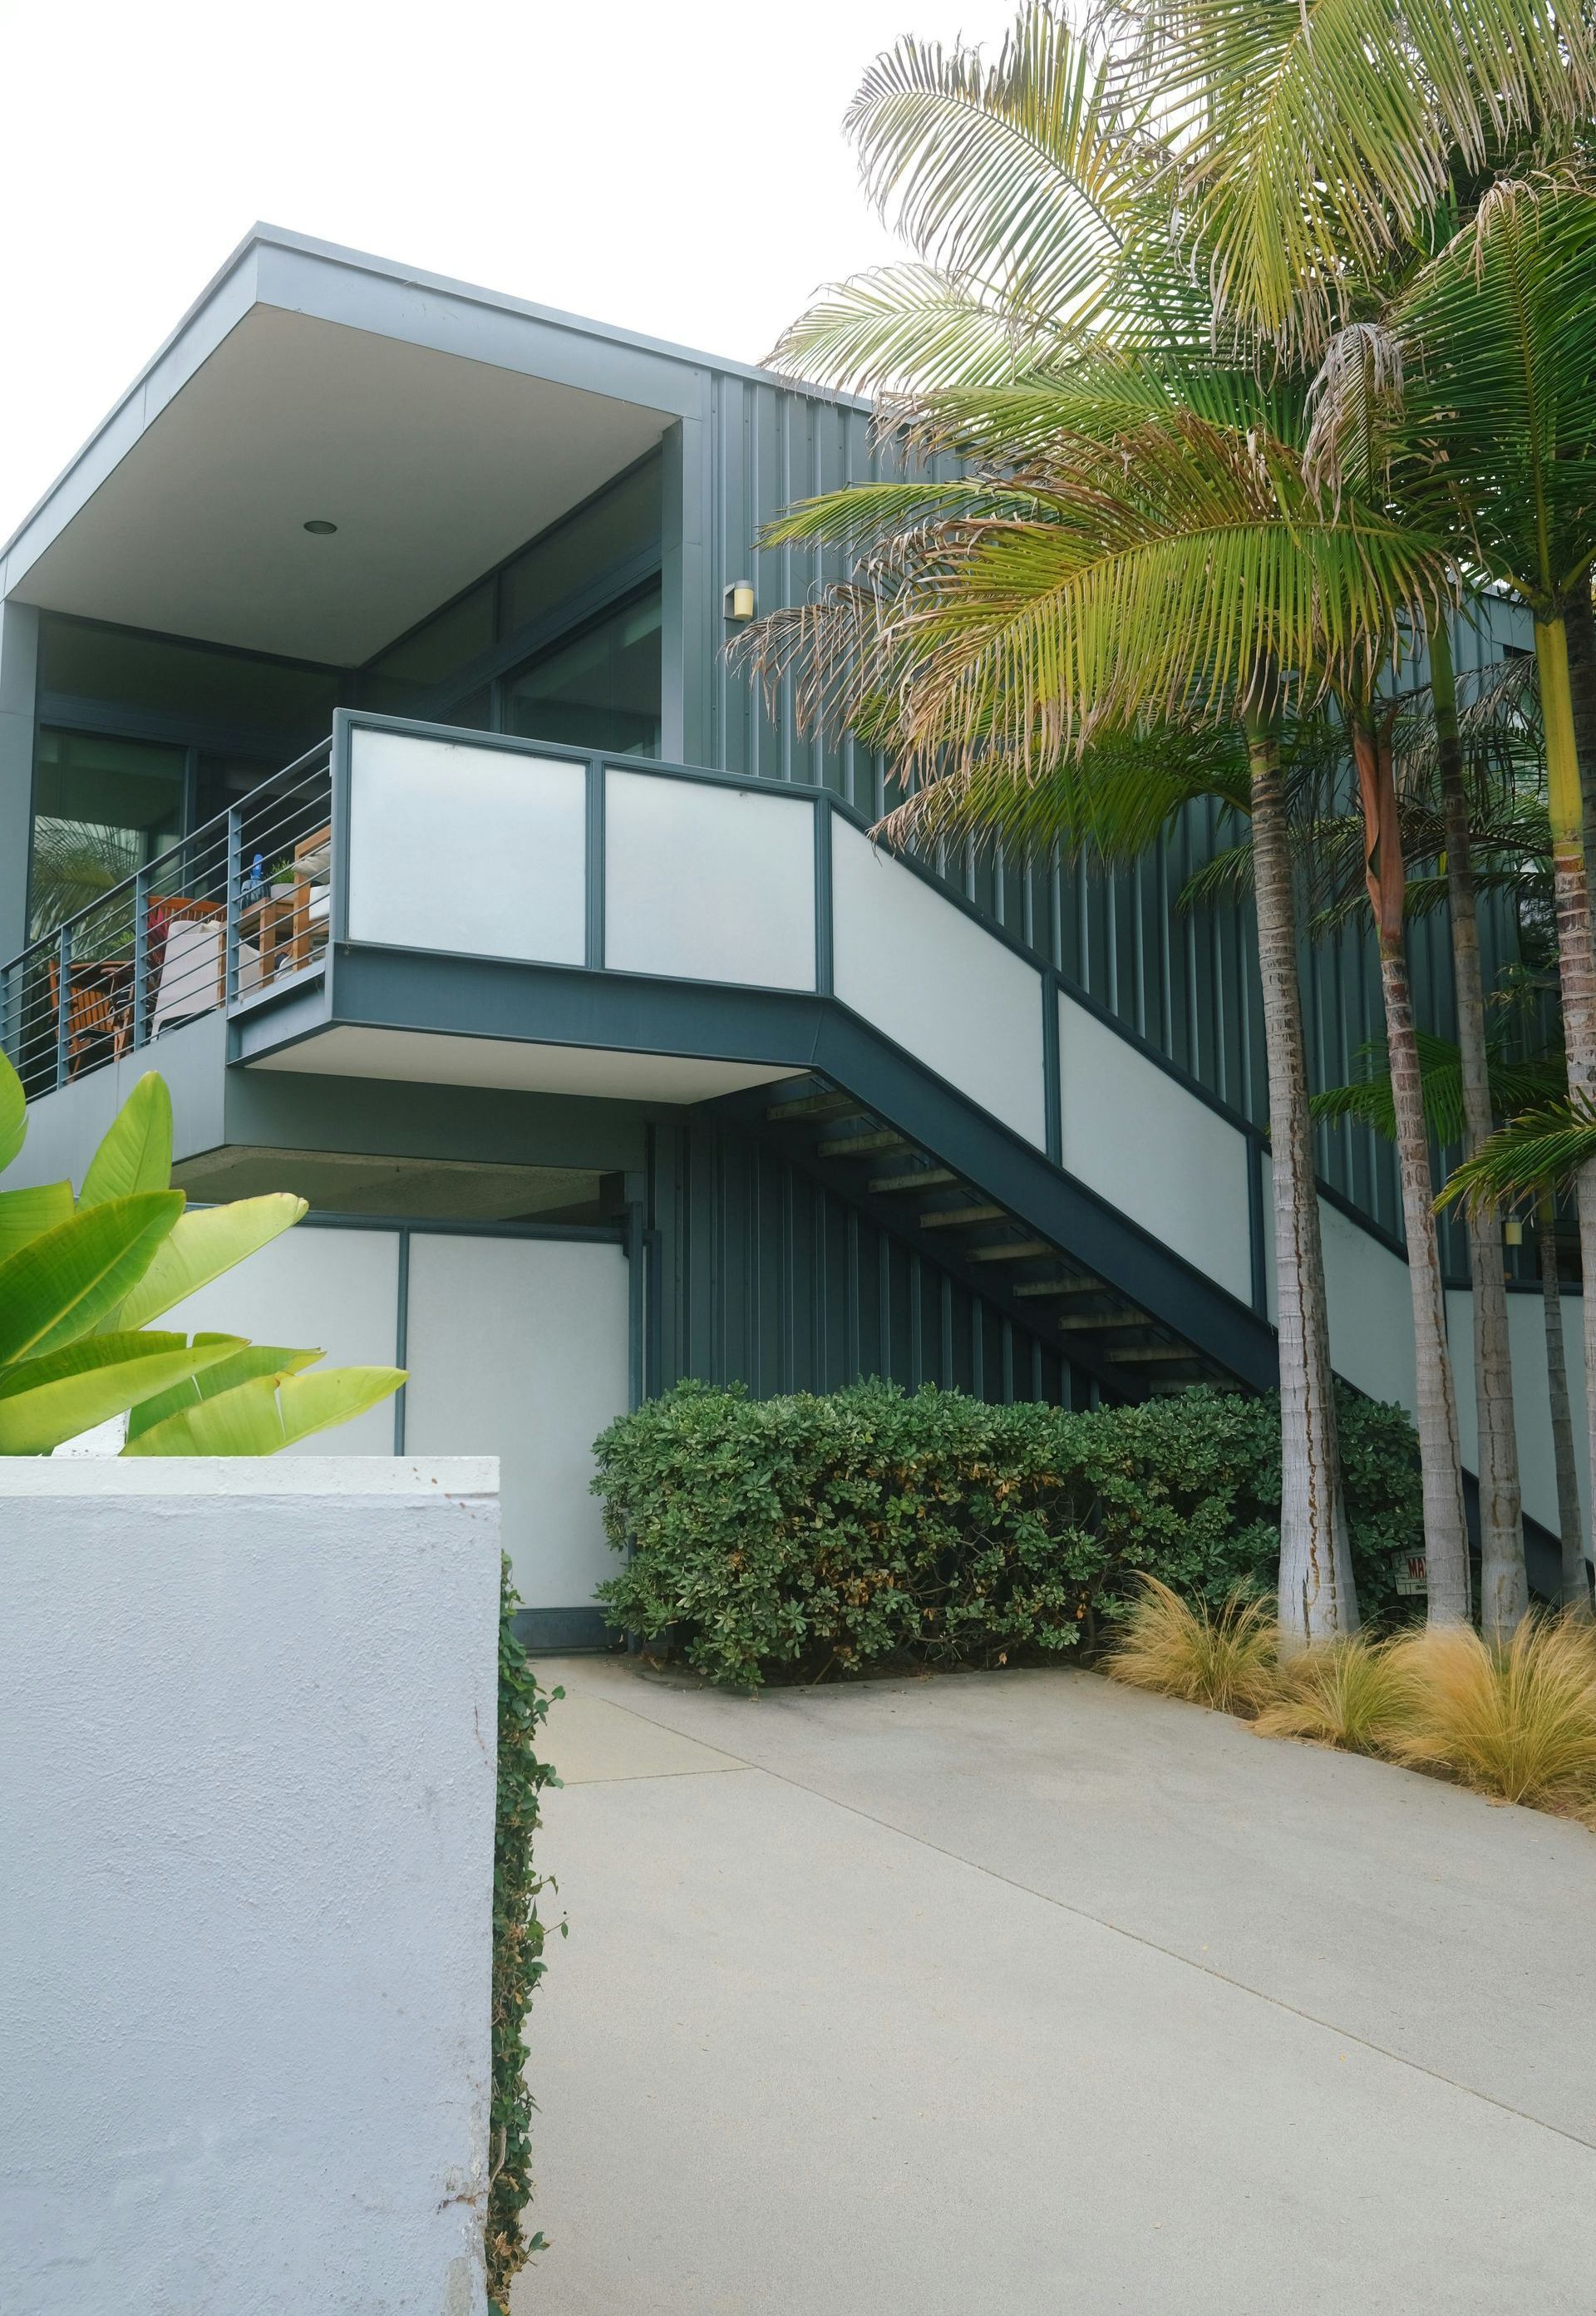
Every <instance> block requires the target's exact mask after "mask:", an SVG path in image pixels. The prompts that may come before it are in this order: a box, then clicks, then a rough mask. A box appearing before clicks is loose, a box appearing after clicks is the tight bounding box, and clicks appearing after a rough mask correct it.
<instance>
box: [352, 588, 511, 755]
mask: <svg viewBox="0 0 1596 2316" xmlns="http://www.w3.org/2000/svg"><path fill="white" fill-rule="evenodd" d="M493 640H494V586H493V581H492V580H491V579H488V580H485V581H484V582H483V583H482V585H481V586H480V587H473V588H472V590H471V592H470V593H469V594H468V595H462V596H461V597H460V599H459V602H458V603H450V605H449V606H448V608H447V610H441V611H440V612H439V613H438V615H437V617H436V619H429V620H428V621H427V623H426V625H425V626H424V627H422V628H416V630H415V633H414V634H413V635H410V636H407V637H406V638H405V640H404V641H403V642H402V643H397V644H396V645H394V646H393V648H392V649H391V650H389V651H386V652H384V653H383V655H382V656H381V658H380V659H374V660H373V661H372V662H371V664H370V666H369V667H368V668H367V670H366V673H365V676H364V679H363V681H362V682H361V701H362V703H363V705H364V706H366V707H367V708H377V709H379V711H380V713H382V714H383V715H385V716H418V715H420V716H424V715H426V714H428V713H430V712H431V711H430V708H429V707H428V705H427V703H428V700H429V699H431V698H432V696H434V695H436V694H437V693H439V692H440V691H442V690H445V689H446V688H447V686H448V684H449V681H450V677H451V676H454V675H457V674H459V673H460V672H461V671H462V670H463V669H465V668H466V667H468V666H469V664H470V663H471V662H472V661H473V660H474V659H477V657H479V656H480V655H481V654H482V653H483V652H485V651H487V650H488V649H490V648H491V646H492V644H493ZM445 720H446V721H448V722H449V723H450V724H452V723H455V722H456V721H457V720H458V719H457V717H455V716H454V715H453V713H452V712H451V713H450V715H449V716H448V717H447V718H446V719H445Z"/></svg>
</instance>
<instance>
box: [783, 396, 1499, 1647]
mask: <svg viewBox="0 0 1596 2316" xmlns="http://www.w3.org/2000/svg"><path fill="white" fill-rule="evenodd" d="M1221 396H1223V397H1224V398H1225V399H1226V400H1228V401H1229V402H1230V403H1231V404H1232V405H1233V406H1234V407H1235V410H1236V415H1235V418H1233V419H1231V420H1230V421H1229V422H1228V423H1222V422H1220V421H1218V420H1217V419H1215V418H1212V417H1210V416H1208V414H1207V411H1208V409H1209V408H1212V407H1214V406H1215V405H1216V404H1217V401H1218V399H1219V398H1220V397H1221ZM1249 401H1250V404H1251V406H1250V407H1249V406H1248V404H1249ZM1281 404H1282V397H1281V396H1280V395H1279V391H1278V389H1271V393H1270V395H1269V396H1268V397H1267V398H1266V396H1265V395H1264V394H1263V393H1262V391H1260V392H1258V393H1257V394H1255V395H1253V396H1249V394H1248V384H1247V379H1246V376H1245V374H1244V373H1240V372H1236V373H1233V374H1231V375H1229V376H1228V377H1225V378H1223V379H1219V378H1217V377H1216V374H1215V373H1214V372H1213V371H1212V370H1209V369H1205V368H1203V367H1202V366H1201V365H1200V364H1199V365H1197V366H1194V367H1193V368H1192V370H1190V374H1188V373H1187V371H1186V370H1184V369H1183V368H1182V367H1181V365H1179V364H1178V363H1177V362H1175V361H1173V359H1172V357H1171V356H1170V354H1169V353H1168V352H1164V353H1162V354H1161V355H1160V356H1159V358H1158V359H1157V360H1156V361H1145V360H1144V359H1143V358H1142V357H1140V356H1139V355H1124V354H1121V353H1119V352H1110V351H1100V352H1097V353H1096V354H1095V355H1094V356H1088V355H1087V354H1085V353H1084V352H1083V353H1081V354H1079V355H1077V357H1076V358H1075V360H1074V362H1073V363H1072V364H1071V365H1070V367H1069V370H1068V371H1067V372H1066V373H1065V375H1063V376H1062V377H1061V378H1059V379H1057V380H1056V381H1054V380H1046V379H1039V380H1035V381H1029V382H1026V383H1025V384H1023V385H1022V386H1021V387H1014V388H1012V389H1001V388H1000V389H997V390H996V391H994V392H991V393H988V394H985V395H983V396H973V395H971V394H967V393H966V394H958V395H953V394H947V395H943V396H940V397H936V398H935V399H934V400H933V399H932V397H925V398H923V402H922V405H921V407H920V411H919V414H918V417H919V427H920V439H921V441H923V443H924V444H925V445H926V446H927V447H939V448H942V449H947V450H957V451H958V452H959V453H960V454H961V455H962V456H964V457H965V458H966V459H971V458H972V456H973V454H975V453H977V452H980V451H983V450H985V451H990V450H992V449H993V448H994V447H995V446H997V445H1000V444H1002V445H1009V444H1012V442H1013V441H1014V438H1015V435H1016V434H1017V433H1018V434H1020V435H1021V439H1022V441H1024V445H1025V447H1026V448H1027V449H1030V448H1031V447H1032V445H1033V444H1034V445H1035V446H1036V447H1035V450H1034V455H1033V456H1032V457H1031V459H1030V463H1029V464H1028V465H1027V466H1025V467H1023V468H1016V467H1015V466H1014V464H1013V461H1012V454H1011V455H1010V456H1009V457H1007V458H1005V459H1003V462H1002V463H1001V464H985V463H981V464H976V466H975V468H974V471H970V472H967V474H966V475H965V476H964V477H961V478H960V479H959V480H958V481H957V482H951V483H936V482H930V481H928V482H924V483H905V484H887V485H870V486H863V487H860V488H856V489H853V490H850V491H844V492H841V493H838V494H833V495H832V496H830V497H828V498H825V499H821V500H816V501H814V502H811V503H808V504H807V505H805V506H801V507H798V508H796V509H793V510H791V511H789V513H788V514H787V515H786V516H785V517H783V518H782V519H781V520H780V521H779V522H778V523H777V524H776V525H774V526H773V527H772V530H771V534H770V536H771V539H772V540H773V541H779V542H788V541H799V540H801V541H804V542H807V543H808V544H810V545H819V546H822V547H829V548H838V547H841V548H845V549H847V550H848V551H849V552H850V553H851V555H852V556H854V557H857V558H858V564H857V568H856V572H855V575H854V577H853V578H852V579H851V581H849V582H848V583H844V584H843V585H842V586H839V587H835V588H833V589H831V590H829V591H827V592H826V593H825V595H823V596H822V597H821V599H820V600H819V601H816V602H814V603H811V604H808V605H805V606H802V607H799V608H798V609H796V610H792V611H789V612H786V613H778V614H776V615H774V616H773V617H772V618H771V619H770V620H768V621H767V622H765V623H764V624H763V625H762V628H760V629H759V630H757V631H756V632H755V633H754V634H753V636H752V637H750V639H749V641H748V643H747V645H746V646H745V648H746V650H747V651H748V653H749V655H750V656H751V657H753V659H754V661H755V663H756V664H759V665H760V666H761V667H762V669H763V671H764V673H766V675H767V676H768V677H772V678H776V677H785V676H787V675H789V673H794V672H796V673H797V674H798V703H799V708H800V712H801V713H804V714H806V715H807V716H810V717H816V716H820V715H823V714H825V712H826V711H827V710H828V709H829V710H830V711H831V712H832V713H833V714H834V716H836V717H838V718H839V719H840V720H844V721H848V722H853V723H857V722H858V721H859V719H860V717H868V718H869V728H870V733H871V736H872V737H874V738H876V739H878V740H884V741H888V742H889V743H890V744H891V749H892V753H893V755H894V758H895V761H896V763H897V765H898V767H899V769H900V771H902V772H903V773H904V774H905V777H906V779H907V780H908V781H909V782H910V783H912V784H913V786H914V788H917V789H919V790H920V791H922V793H923V795H924V796H925V797H926V801H924V802H918V800H916V803H914V804H911V805H910V806H906V807H905V808H904V810H903V813H902V815H900V820H899V826H900V828H901V827H902V825H903V824H904V822H905V820H909V821H914V820H918V822H919V824H921V825H922V826H924V825H928V824H933V823H934V821H935V820H936V818H937V817H938V816H939V815H940V816H941V822H942V824H943V825H944V826H946V825H947V824H948V821H949V817H950V815H951V814H952V813H953V812H954V810H955V808H956V807H955V803H954V801H953V799H956V798H957V797H958V796H959V795H960V794H961V793H962V794H964V795H965V796H966V797H979V796H980V795H981V794H982V793H983V792H984V791H985V790H989V788H990V787H991V785H992V784H993V783H994V782H1006V783H1007V784H1008V785H1010V786H1011V787H1012V788H1023V787H1025V786H1027V785H1030V784H1032V783H1035V782H1038V781H1039V780H1050V781H1057V780H1059V779H1065V780H1067V779H1069V777H1070V767H1071V766H1072V765H1073V764H1074V763H1075V762H1083V761H1085V760H1086V758H1087V756H1088V753H1089V752H1090V750H1091V749H1092V745H1093V744H1094V743H1095V744H1107V742H1108V741H1109V740H1110V739H1112V738H1116V737H1118V738H1120V739H1123V738H1124V736H1125V735H1132V734H1134V733H1135V732H1136V731H1137V728H1138V726H1139V725H1140V724H1141V723H1142V722H1143V720H1144V719H1148V718H1151V719H1154V720H1155V721H1158V722H1162V723H1165V724H1170V725H1176V726H1179V725H1188V726H1192V727H1194V728H1197V729H1202V728H1205V727H1208V726H1214V725H1217V724H1221V723H1228V724H1229V725H1230V726H1232V727H1233V728H1234V729H1235V730H1236V731H1237V733H1238V734H1239V736H1240V738H1241V741H1242V743H1243V744H1244V748H1245V752H1246V759H1247V767H1248V783H1249V805H1250V810H1251V817H1252V826H1253V851H1254V860H1255V872H1254V888H1255V893H1256V896H1257V915H1258V924H1259V940H1260V952H1261V963H1262V980H1263V989H1264V1011H1265V1020H1266V1029H1267V1035H1268V1047H1269V1055H1270V1091H1271V1129H1272V1137H1273V1148H1274V1169H1273V1171H1274V1181H1275V1209H1276V1245H1277V1257H1278V1275H1279V1332H1280V1361H1281V1377H1282V1392H1283V1397H1284V1402H1285V1408H1286V1421H1287V1431H1286V1437H1285V1491H1286V1512H1285V1519H1284V1522H1283V1540H1282V1571H1281V1614H1282V1623H1283V1625H1284V1626H1285V1629H1286V1630H1287V1632H1288V1634H1290V1635H1293V1636H1294V1637H1297V1638H1307V1637H1314V1636H1317V1635H1318V1634H1319V1633H1320V1632H1322V1631H1324V1630H1325V1629H1327V1628H1328V1629H1337V1628H1344V1627H1345V1626H1346V1625H1348V1624H1349V1623H1350V1621H1351V1580H1350V1572H1348V1571H1347V1568H1346V1562H1345V1539H1344V1527H1342V1524H1341V1523H1340V1521H1339V1519H1338V1518H1337V1512H1336V1497H1335V1491H1334V1484H1333V1479H1332V1477H1331V1475H1332V1474H1333V1469H1334V1465H1333V1455H1334V1438H1333V1414H1332V1412H1331V1410H1330V1407H1329V1364H1328V1358H1327V1355H1326V1350H1325V1330H1324V1284H1323V1272H1322V1264H1321V1260H1320V1257H1319V1251H1318V1243H1317V1198H1316V1186H1315V1180H1314V1173H1313V1167H1312V1161H1311V1144H1310V1128H1309V1123H1308V1117H1307V1106H1306V1064H1305V1059H1304V1049H1303V1036H1302V1020H1301V1006H1300V996H1299V993H1298V987H1297V928H1296V916H1295V902H1294V895H1293V890H1292V862H1291V857H1290V851H1289V847H1288V840H1287V831H1286V813H1285V782H1284V778H1283V753H1282V751H1283V736H1284V732H1285V728H1286V724H1287V716H1288V708H1289V706H1290V705H1291V703H1292V702H1293V700H1297V701H1300V700H1301V699H1304V698H1306V699H1317V698H1319V697H1321V696H1323V694H1324V692H1325V691H1326V690H1332V689H1335V690H1341V691H1342V693H1343V694H1344V696H1345V697H1347V698H1349V699H1352V698H1362V697H1366V696H1367V695H1368V693H1369V690H1370V689H1371V688H1372V681H1373V678H1374V675H1375V673H1376V672H1377V671H1378V666H1379V664H1381V663H1382V661H1383V660H1384V658H1385V657H1386V655H1388V654H1389V653H1390V651H1391V649H1392V648H1393V645H1394V642H1395V637H1396V635H1397V633H1398V630H1399V628H1400V624H1401V620H1402V619H1403V617H1404V615H1407V616H1413V615H1414V614H1415V613H1416V614H1417V615H1418V616H1421V617H1422V616H1423V615H1424V613H1425V611H1426V610H1427V609H1428V607H1429V603H1430V601H1431V598H1432V597H1433V596H1435V595H1436V594H1438V593H1440V592H1442V591H1444V589H1445V587H1446V585H1447V583H1448V568H1449V566H1448V559H1447V556H1446V553H1445V551H1444V548H1443V549H1440V550H1438V549H1437V548H1436V547H1435V546H1434V544H1433V543H1430V542H1425V541H1424V540H1422V539H1420V538H1419V537H1418V536H1417V535H1416V533H1415V532H1414V531H1413V528H1412V527H1411V526H1404V525H1402V524H1394V523H1392V522H1390V521H1386V520H1385V519H1384V518H1383V517H1382V516H1380V515H1379V514H1378V512H1371V511H1369V510H1367V509H1365V508H1364V507H1362V506H1361V505H1360V503H1358V502H1357V501H1356V500H1355V499H1354V498H1353V497H1352V496H1351V494H1347V495H1345V496H1343V498H1342V503H1341V504H1340V506H1339V507H1338V508H1336V509H1334V510H1330V509H1327V508H1326V507H1324V505H1323V503H1321V502H1320V501H1319V499H1318V498H1317V497H1316V495H1315V493H1314V492H1313V491H1312V490H1311V489H1310V487H1309V486H1308V485H1307V483H1306V480H1305V479H1304V476H1303V470H1302V456H1301V450H1302V433H1303V432H1304V431H1305V414H1304V409H1303V404H1302V399H1301V396H1298V401H1297V440H1296V441H1292V440H1291V438H1290V437H1289V436H1288V434H1286V433H1283V432H1276V431H1275V430H1274V427H1273V426H1272V425H1271V419H1272V418H1273V417H1274V416H1275V415H1276V414H1277V409H1278V408H1279V406H1280V405H1281ZM1016 418H1018V420H1019V421H1020V423H1019V424H1018V425H1016V423H1015V421H1016ZM1425 1215H1426V1222H1427V1220H1428V1199H1426V1207H1425ZM1453 1452H1454V1453H1455V1442H1454V1443H1453ZM1456 1541H1457V1544H1458V1550H1459V1551H1461V1550H1462V1548H1463V1540H1462V1527H1461V1518H1460V1514H1459V1518H1458V1522H1457V1533H1456ZM1448 1542H1449V1539H1448V1537H1447V1536H1446V1535H1445V1534H1444V1533H1442V1534H1440V1535H1438V1539H1437V1545H1438V1549H1439V1550H1440V1552H1442V1553H1444V1552H1445V1550H1446V1549H1447V1545H1448ZM1464 1567H1465V1570H1467V1561H1466V1559H1465V1561H1464Z"/></svg>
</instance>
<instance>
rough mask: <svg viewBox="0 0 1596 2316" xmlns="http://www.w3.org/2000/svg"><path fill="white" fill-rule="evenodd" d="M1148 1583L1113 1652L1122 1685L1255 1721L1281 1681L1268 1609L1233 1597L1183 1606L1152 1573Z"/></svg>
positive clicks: (1144, 1580) (1114, 1672)
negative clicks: (1254, 1716)
mask: <svg viewBox="0 0 1596 2316" xmlns="http://www.w3.org/2000/svg"><path fill="white" fill-rule="evenodd" d="M1140 1582H1141V1588H1142V1590H1141V1597H1140V1598H1139V1599H1137V1601H1136V1602H1135V1603H1134V1605H1133V1606H1132V1608H1131V1609H1130V1612H1129V1614H1128V1616H1127V1617H1126V1618H1125V1619H1124V1622H1123V1624H1122V1626H1121V1627H1120V1631H1119V1638H1118V1639H1117V1640H1116V1641H1115V1643H1114V1644H1113V1646H1112V1647H1111V1648H1110V1652H1109V1658H1108V1670H1109V1672H1110V1675H1111V1676H1112V1678H1113V1679H1115V1680H1122V1681H1125V1682H1127V1683H1128V1686H1129V1687H1131V1688H1151V1689H1156V1690H1157V1691H1158V1692H1159V1693H1160V1694H1161V1695H1163V1696H1164V1697H1183V1698H1184V1699H1185V1700H1186V1702H1187V1703H1188V1704H1190V1705H1208V1706H1213V1707H1214V1708H1215V1709H1216V1711H1217V1712H1220V1713H1238V1714H1242V1715H1252V1714H1253V1713H1256V1712H1258V1711H1259V1710H1260V1709H1261V1708H1262V1706H1266V1705H1267V1704H1268V1703H1269V1702H1270V1700H1271V1697H1272V1696H1273V1695H1274V1689H1275V1681H1276V1678H1277V1674H1276V1661H1275V1625H1274V1619H1273V1617H1272V1615H1271V1610H1270V1606H1269V1604H1268V1602H1266V1601H1263V1600H1260V1599H1248V1598H1246V1597H1245V1596H1244V1595H1242V1594H1240V1593H1235V1592H1233V1593H1231V1594H1230V1595H1229V1597H1228V1598H1227V1599H1225V1600H1224V1601H1222V1602H1221V1603H1220V1605H1219V1606H1218V1608H1208V1607H1207V1606H1206V1605H1205V1604H1204V1603H1202V1602H1201V1601H1199V1602H1197V1603H1196V1604H1193V1603H1192V1602H1190V1601H1188V1600H1182V1599H1181V1596H1180V1594H1179V1593H1178V1592H1172V1591H1171V1590H1170V1588H1169V1586H1168V1585H1167V1584H1162V1583H1160V1581H1159V1580H1158V1579H1157V1577H1155V1576H1148V1575H1146V1574H1145V1573H1144V1574H1143V1575H1142V1577H1141V1579H1140Z"/></svg>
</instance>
